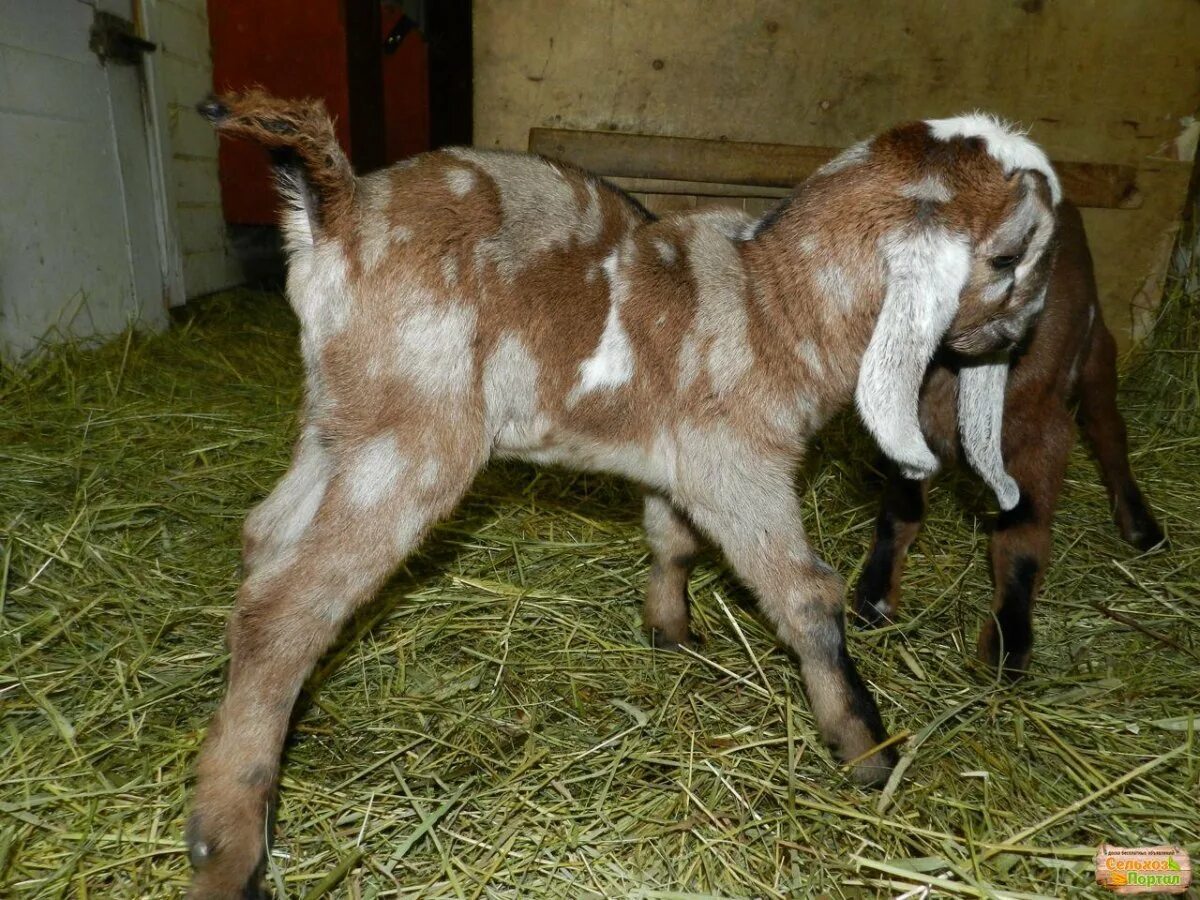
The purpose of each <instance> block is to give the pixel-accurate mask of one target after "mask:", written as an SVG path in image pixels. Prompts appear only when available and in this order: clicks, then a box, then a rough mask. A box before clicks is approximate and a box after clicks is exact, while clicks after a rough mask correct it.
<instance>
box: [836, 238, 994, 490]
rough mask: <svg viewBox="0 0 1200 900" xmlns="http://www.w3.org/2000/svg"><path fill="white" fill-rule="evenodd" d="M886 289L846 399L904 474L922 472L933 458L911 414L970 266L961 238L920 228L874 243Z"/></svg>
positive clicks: (932, 468) (934, 464)
mask: <svg viewBox="0 0 1200 900" xmlns="http://www.w3.org/2000/svg"><path fill="white" fill-rule="evenodd" d="M880 251H881V253H882V256H883V261H884V267H885V270H886V273H887V276H886V277H887V289H886V294H885V295H884V298H883V309H882V310H881V311H880V314H879V318H878V320H877V321H876V323H875V331H874V333H873V334H872V335H871V341H870V343H869V344H868V345H867V352H866V354H864V356H863V360H862V367H861V368H860V369H859V373H858V386H857V388H856V390H855V393H854V398H855V400H856V402H857V404H858V411H859V414H860V415H861V416H862V420H863V423H864V424H865V425H866V426H867V430H868V431H870V432H871V434H872V435H873V436H874V437H875V440H876V441H877V442H878V443H879V448H880V449H881V450H882V451H883V452H884V454H885V455H886V456H888V457H889V458H890V459H891V460H893V461H894V462H895V463H897V464H898V465H899V466H900V470H901V471H902V472H903V473H904V476H905V477H906V478H914V479H923V478H928V477H929V476H930V475H932V474H933V473H934V472H936V471H937V468H938V461H937V457H936V456H934V455H933V452H932V451H931V450H930V449H929V447H928V445H927V444H926V443H925V438H924V437H923V436H922V434H921V422H920V417H919V406H920V402H919V401H920V394H921V383H922V382H923V381H924V379H925V370H926V369H927V368H928V367H929V361H930V360H931V359H932V358H933V354H934V352H935V351H936V350H937V348H938V344H939V343H941V340H942V337H943V335H944V334H945V333H946V329H947V328H949V327H950V322H951V321H952V320H953V319H954V314H955V312H956V311H957V310H958V300H959V295H960V294H961V293H962V289H963V285H964V284H965V283H966V280H967V274H968V272H969V269H970V256H969V252H968V249H967V245H966V243H965V241H964V240H962V239H960V238H958V237H955V236H954V235H952V234H949V233H948V232H946V231H942V230H940V229H934V228H922V229H920V230H918V231H916V232H913V233H906V234H900V235H889V236H887V237H885V238H884V239H883V240H882V241H881V242H880Z"/></svg>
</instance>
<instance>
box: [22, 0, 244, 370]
mask: <svg viewBox="0 0 1200 900" xmlns="http://www.w3.org/2000/svg"><path fill="white" fill-rule="evenodd" d="M135 4H136V6H135ZM97 7H99V8H101V9H104V10H106V11H108V12H112V13H115V14H117V15H120V16H122V17H124V18H127V19H131V20H138V19H140V21H141V22H142V23H143V34H144V35H145V36H146V37H148V38H149V39H150V40H153V41H156V42H157V43H159V44H160V49H159V50H158V51H157V52H156V53H154V54H152V55H151V56H150V57H148V58H147V63H146V64H145V65H144V66H131V65H120V64H117V63H114V62H111V61H110V62H109V63H108V64H106V65H102V64H101V62H100V61H99V60H98V59H97V58H96V56H95V55H94V54H93V53H92V51H91V50H90V49H89V46H88V43H89V35H90V31H91V27H92V22H93V18H94V16H95V12H96V8H97ZM211 72H212V70H211V63H210V61H209V54H208V25H207V21H206V19H205V10H204V2H203V0H0V357H3V358H6V359H10V360H16V359H21V358H23V357H25V356H27V355H28V354H29V353H30V352H32V351H33V350H35V349H36V348H37V347H38V346H39V345H40V344H42V343H43V342H45V341H53V340H55V339H61V338H68V337H70V338H88V337H92V336H104V335H109V334H114V333H116V332H119V331H121V330H122V329H123V328H125V327H126V326H127V325H129V324H131V323H135V324H138V325H140V326H143V327H149V328H161V327H165V325H166V323H167V320H168V317H167V307H168V306H169V305H175V304H179V303H182V302H183V301H184V299H185V298H186V297H194V296H198V295H200V294H204V293H208V292H210V291H213V290H216V289H219V288H222V287H226V286H229V285H231V284H236V283H237V282H238V280H239V278H238V272H237V269H236V266H235V265H234V264H233V263H232V257H231V254H230V253H229V250H228V246H227V243H226V238H225V226H224V221H223V218H222V215H221V206H220V195H219V189H218V184H217V169H216V152H217V151H216V141H215V138H214V136H213V135H212V133H211V131H210V130H209V129H208V128H207V127H206V126H204V125H203V123H202V122H201V121H200V118H199V116H197V115H196V113H195V112H194V111H193V109H192V107H193V106H194V104H195V103H196V101H197V100H199V99H201V98H202V97H203V96H205V95H206V94H207V93H208V92H209V90H210V89H211V78H212V74H211Z"/></svg>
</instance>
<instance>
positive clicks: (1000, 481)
mask: <svg viewBox="0 0 1200 900" xmlns="http://www.w3.org/2000/svg"><path fill="white" fill-rule="evenodd" d="M1008 363H1009V360H1008V354H1007V353H1006V354H1004V355H1003V356H1002V357H1001V358H999V359H996V360H992V361H990V362H983V363H979V364H977V365H973V366H963V367H962V368H961V369H959V372H958V434H959V437H960V438H961V439H962V446H963V453H964V454H966V457H967V462H968V463H970V464H971V468H972V469H974V470H975V471H976V472H977V473H979V477H980V478H982V479H983V480H984V483H985V484H987V486H988V487H990V488H991V489H992V490H993V491H994V492H995V494H996V500H998V501H999V503H1000V508H1001V509H1002V510H1004V511H1005V512H1007V511H1008V510H1010V509H1012V508H1013V507H1014V506H1016V505H1017V501H1018V500H1020V499H1021V489H1020V488H1019V487H1017V482H1016V481H1015V480H1014V479H1013V477H1012V476H1011V475H1009V474H1008V472H1007V471H1006V470H1005V468H1004V454H1003V452H1002V450H1001V439H1002V437H1003V433H1004V432H1003V426H1004V389H1005V387H1006V386H1007V385H1008Z"/></svg>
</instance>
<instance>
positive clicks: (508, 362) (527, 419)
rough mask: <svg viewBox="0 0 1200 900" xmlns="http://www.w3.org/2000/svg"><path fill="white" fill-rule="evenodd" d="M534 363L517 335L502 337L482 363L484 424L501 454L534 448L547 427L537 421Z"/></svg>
mask: <svg viewBox="0 0 1200 900" xmlns="http://www.w3.org/2000/svg"><path fill="white" fill-rule="evenodd" d="M538 376H539V369H538V364H537V360H535V359H534V358H533V356H532V355H531V354H530V352H529V348H528V347H526V346H525V342H524V341H522V340H521V338H520V337H518V336H517V335H516V334H513V333H509V334H506V335H504V336H503V337H502V338H501V339H500V342H499V343H498V344H497V345H496V348H495V349H494V350H493V351H492V352H491V353H490V354H489V355H488V358H487V359H486V360H485V361H484V363H483V408H484V422H485V423H486V427H487V432H488V436H489V438H490V439H491V441H492V444H493V445H494V446H495V447H496V448H497V449H498V450H501V451H504V450H509V451H515V450H518V449H521V448H524V447H528V446H536V445H537V444H539V443H541V441H542V440H543V438H544V437H545V432H546V430H547V427H548V426H547V424H546V423H545V422H544V421H539V420H538Z"/></svg>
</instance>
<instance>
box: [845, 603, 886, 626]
mask: <svg viewBox="0 0 1200 900" xmlns="http://www.w3.org/2000/svg"><path fill="white" fill-rule="evenodd" d="M895 614H896V610H895V608H894V607H893V606H892V604H890V603H888V601H887V598H886V597H880V598H879V599H878V600H868V599H867V598H865V597H864V598H859V601H858V603H857V604H856V605H855V607H854V616H853V617H852V621H853V622H854V624H855V625H858V626H859V627H860V628H882V627H883V626H885V625H891V624H892V616H894V615H895Z"/></svg>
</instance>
